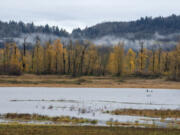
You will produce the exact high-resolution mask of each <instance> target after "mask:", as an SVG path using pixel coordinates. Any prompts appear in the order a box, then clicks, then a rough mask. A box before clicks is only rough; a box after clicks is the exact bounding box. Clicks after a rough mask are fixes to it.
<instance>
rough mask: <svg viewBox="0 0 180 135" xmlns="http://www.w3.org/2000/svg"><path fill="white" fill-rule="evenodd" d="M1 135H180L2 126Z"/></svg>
mask: <svg viewBox="0 0 180 135" xmlns="http://www.w3.org/2000/svg"><path fill="white" fill-rule="evenodd" d="M0 135H180V130H177V129H154V128H146V129H145V128H123V127H91V126H57V125H54V126H52V125H51V126H50V125H20V124H14V125H13V124H1V125H0Z"/></svg>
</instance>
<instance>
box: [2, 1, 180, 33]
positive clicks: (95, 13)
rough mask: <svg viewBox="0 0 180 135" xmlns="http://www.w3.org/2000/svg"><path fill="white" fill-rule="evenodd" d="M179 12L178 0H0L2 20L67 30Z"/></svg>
mask: <svg viewBox="0 0 180 135" xmlns="http://www.w3.org/2000/svg"><path fill="white" fill-rule="evenodd" d="M171 14H176V15H180V0H0V19H1V20H2V21H9V20H15V21H20V20H22V21H24V22H34V23H35V24H37V25H45V24H47V23H48V24H49V25H51V26H52V25H57V26H59V27H60V28H65V29H67V30H68V31H71V30H72V29H73V28H77V27H80V28H85V27H86V26H91V25H94V24H97V23H100V22H105V21H129V20H136V19H139V18H140V17H145V16H152V17H156V16H169V15H171Z"/></svg>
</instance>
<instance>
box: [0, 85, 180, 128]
mask: <svg viewBox="0 0 180 135" xmlns="http://www.w3.org/2000/svg"><path fill="white" fill-rule="evenodd" d="M116 109H140V110H144V109H152V110H168V109H169V110H180V90H165V89H135V88H134V89H130V88H129V89H128V88H126V89H124V88H123V89H120V88H117V89H116V88H33V87H32V88H18V87H17V88H15V87H12V88H6V87H5V88H3V87H2V88H0V114H1V115H2V116H3V114H7V113H17V114H23V113H27V114H39V115H47V116H49V117H55V116H59V117H60V116H69V117H76V118H85V119H91V120H97V121H98V123H97V125H107V122H108V121H111V122H119V123H136V124H137V123H138V124H139V123H140V124H154V125H157V126H161V127H166V126H167V125H168V124H172V123H173V125H174V126H179V124H178V123H180V119H179V118H163V120H162V118H160V117H145V116H129V115H113V114H110V113H105V112H106V111H113V110H116ZM2 116H1V120H0V122H7V121H8V122H11V120H6V119H4V118H3V117H2ZM29 122H32V121H29Z"/></svg>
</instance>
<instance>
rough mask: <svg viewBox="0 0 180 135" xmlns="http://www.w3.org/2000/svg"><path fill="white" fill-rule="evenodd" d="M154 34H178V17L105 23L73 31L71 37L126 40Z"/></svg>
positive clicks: (148, 37) (147, 37)
mask: <svg viewBox="0 0 180 135" xmlns="http://www.w3.org/2000/svg"><path fill="white" fill-rule="evenodd" d="M155 33H158V34H159V35H164V36H165V35H169V34H175V33H180V16H176V15H172V16H169V17H157V18H152V17H145V18H141V19H139V20H137V21H130V22H105V23H100V24H97V25H95V26H92V27H88V28H85V29H83V30H81V29H75V30H73V32H72V35H73V37H76V38H82V37H83V38H89V39H95V38H96V39H98V38H102V37H104V36H107V35H109V36H116V37H125V38H128V39H150V38H152V37H153V36H154V34H155Z"/></svg>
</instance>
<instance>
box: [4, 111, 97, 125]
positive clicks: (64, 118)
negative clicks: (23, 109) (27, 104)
mask: <svg viewBox="0 0 180 135" xmlns="http://www.w3.org/2000/svg"><path fill="white" fill-rule="evenodd" d="M3 117H4V118H5V119H10V120H23V121H32V120H36V121H51V122H55V123H72V124H82V123H85V124H97V122H98V121H97V120H90V119H84V118H76V117H69V116H60V117H49V116H46V115H38V114H17V113H8V114H5V115H3Z"/></svg>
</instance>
